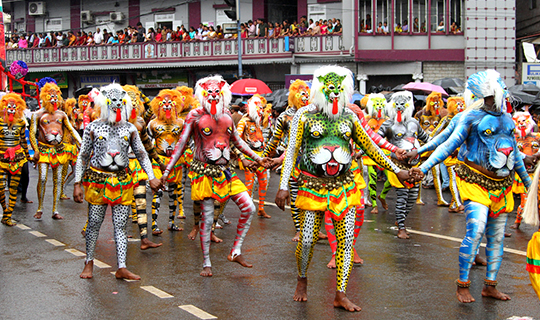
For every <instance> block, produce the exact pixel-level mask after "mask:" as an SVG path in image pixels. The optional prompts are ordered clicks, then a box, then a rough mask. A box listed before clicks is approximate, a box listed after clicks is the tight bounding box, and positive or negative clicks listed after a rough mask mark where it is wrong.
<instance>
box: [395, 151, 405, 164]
mask: <svg viewBox="0 0 540 320" xmlns="http://www.w3.org/2000/svg"><path fill="white" fill-rule="evenodd" d="M394 153H395V155H396V157H397V159H398V160H399V161H403V160H404V159H407V150H405V149H401V148H398V149H397V150H396V152H394Z"/></svg>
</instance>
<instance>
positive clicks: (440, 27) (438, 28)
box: [431, 0, 446, 32]
mask: <svg viewBox="0 0 540 320" xmlns="http://www.w3.org/2000/svg"><path fill="white" fill-rule="evenodd" d="M444 2H445V1H444V0H431V31H432V32H446V21H445V16H446V14H445V3H444Z"/></svg>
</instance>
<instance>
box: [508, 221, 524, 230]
mask: <svg viewBox="0 0 540 320" xmlns="http://www.w3.org/2000/svg"><path fill="white" fill-rule="evenodd" d="M520 225H521V223H517V222H516V223H514V224H513V225H511V226H510V228H512V229H516V230H517V229H519V226H520Z"/></svg>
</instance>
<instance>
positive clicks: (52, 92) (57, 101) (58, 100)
mask: <svg viewBox="0 0 540 320" xmlns="http://www.w3.org/2000/svg"><path fill="white" fill-rule="evenodd" d="M39 99H40V100H41V101H42V102H43V106H44V107H45V109H47V110H48V111H49V112H54V111H56V110H57V109H58V108H59V107H60V106H61V105H62V103H63V102H64V100H63V99H62V91H61V90H60V88H59V87H58V86H57V85H56V83H52V82H47V83H45V84H44V85H43V87H42V88H41V91H40V92H39Z"/></svg>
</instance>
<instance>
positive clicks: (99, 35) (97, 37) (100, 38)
mask: <svg viewBox="0 0 540 320" xmlns="http://www.w3.org/2000/svg"><path fill="white" fill-rule="evenodd" d="M94 42H95V43H96V45H100V44H101V43H102V42H103V32H101V30H100V29H99V28H97V29H96V33H94Z"/></svg>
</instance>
